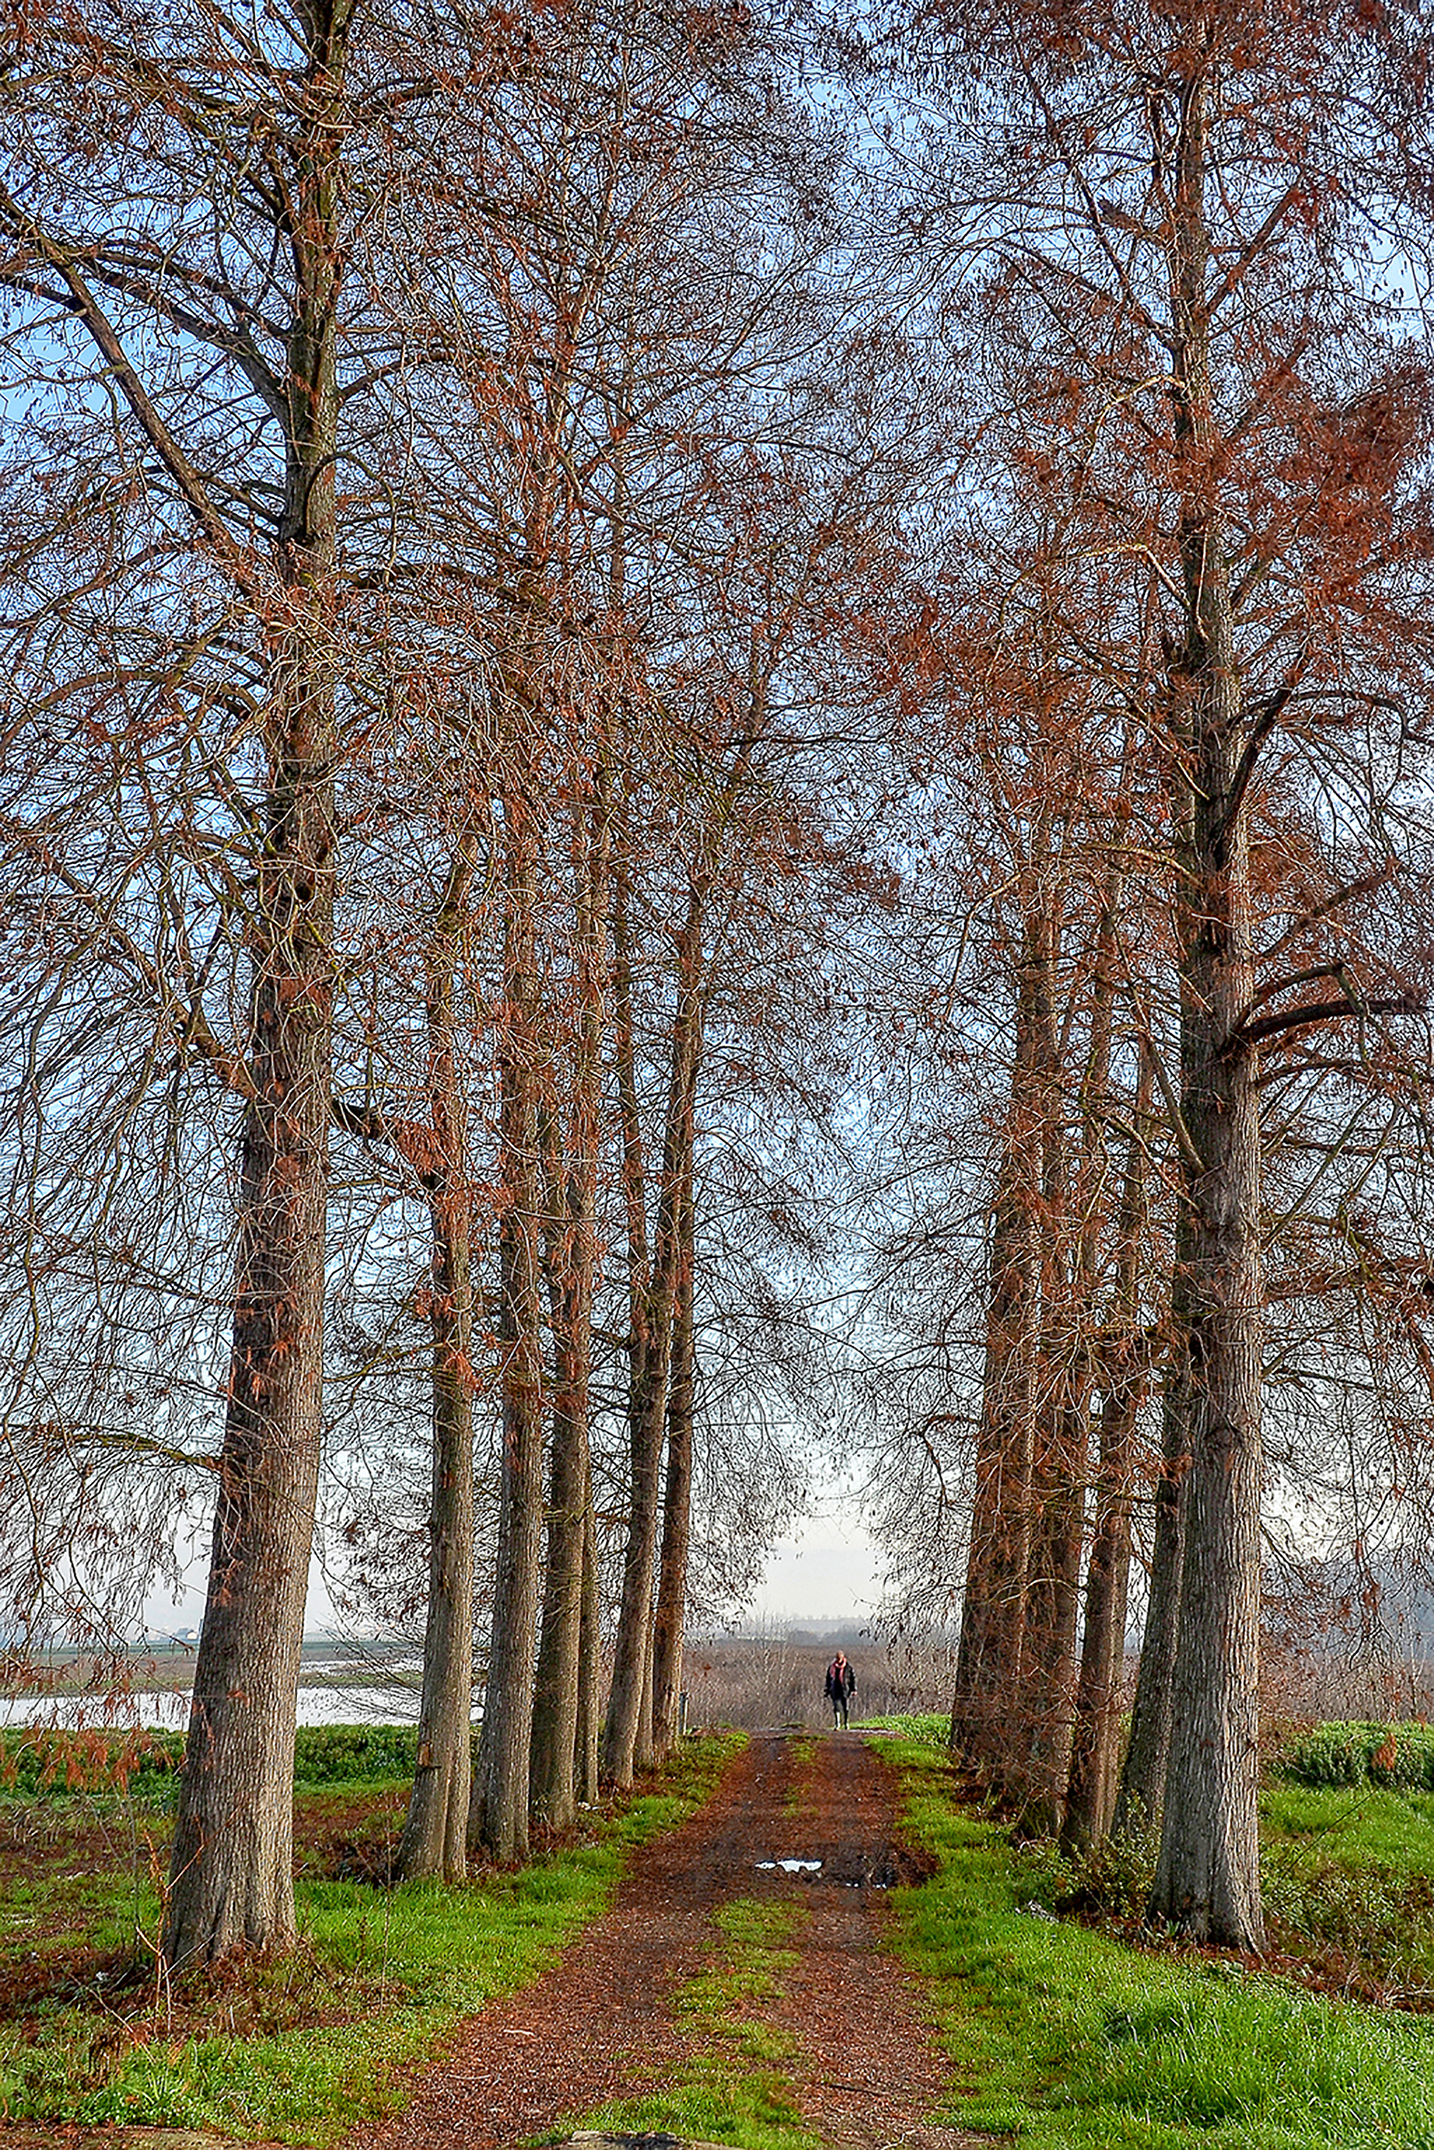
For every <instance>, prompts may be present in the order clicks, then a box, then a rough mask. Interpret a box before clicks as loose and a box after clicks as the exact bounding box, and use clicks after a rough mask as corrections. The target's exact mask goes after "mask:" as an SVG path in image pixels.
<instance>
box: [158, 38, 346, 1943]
mask: <svg viewBox="0 0 1434 2150" xmlns="http://www.w3.org/2000/svg"><path fill="white" fill-rule="evenodd" d="M348 23H349V8H348V0H338V4H337V5H334V6H330V7H319V8H317V9H316V10H315V11H314V12H313V13H311V14H310V15H309V16H308V17H307V18H306V20H305V23H304V31H305V44H306V49H307V53H308V66H307V69H306V85H305V86H306V97H307V102H306V105H305V110H306V112H308V113H310V114H312V118H311V119H309V120H308V121H307V122H306V126H307V129H308V131H307V134H306V138H305V140H304V142H303V144H302V145H301V148H300V150H299V153H298V157H297V172H296V197H295V203H294V223H293V228H292V232H291V237H290V245H291V252H292V258H293V263H294V272H295V284H296V289H295V308H294V327H293V328H292V330H291V332H290V335H289V340H288V352H287V360H288V383H287V394H288V409H287V414H286V468H285V512H284V517H283V522H282V525H281V529H280V570H281V574H282V578H283V582H284V585H285V589H286V594H287V609H286V617H285V619H284V621H283V623H282V624H281V626H280V628H279V630H278V633H277V637H276V641H277V646H276V648H275V650H274V653H273V661H272V664H271V672H270V677H271V687H270V698H269V705H268V709H267V711H266V715H265V721H264V735H263V736H264V747H265V753H266V757H267V769H266V778H265V784H266V796H265V808H264V848H263V853H262V856H261V859H260V862H259V866H258V871H257V876H256V888H255V902H254V910H253V924H252V926H251V928H250V932H251V936H252V953H251V984H250V997H249V1010H248V1026H249V1040H250V1042H249V1066H250V1073H251V1094H250V1096H249V1098H248V1101H247V1103H246V1105H245V1110H244V1121H243V1131H242V1135H241V1140H240V1170H239V1246H238V1261H237V1279H236V1285H235V1297H234V1322H233V1344H232V1355H231V1359H230V1372H229V1386H228V1404H227V1410H226V1416H225V1426H224V1440H223V1446H222V1450H221V1455H220V1465H219V1477H218V1494H217V1500H216V1505H215V1516H214V1541H213V1552H212V1557H211V1561H210V1568H209V1585H208V1594H207V1598H206V1603H205V1612H204V1624H203V1629H202V1631H201V1635H200V1642H199V1649H198V1653H197V1657H196V1662H195V1672H194V1692H193V1699H192V1702H191V1708H190V1718H189V1735H188V1739H187V1742H186V1747H185V1759H184V1769H183V1772H182V1775H181V1779H180V1787H179V1805H178V1811H177V1814H176V1819H175V1833H174V1849H173V1856H172V1860H171V1865H170V1883H169V1903H168V1910H167V1917H166V1922H165V1933H164V1944H163V1948H164V1958H165V1962H166V1964H167V1965H168V1967H169V1968H170V1970H171V1971H174V1970H178V1969H180V1968H182V1967H183V1966H185V1965H186V1964H189V1963H193V1962H211V1963H212V1962H215V1961H216V1960H218V1959H219V1958H220V1957H222V1956H225V1955H227V1954H229V1953H230V1952H231V1951H233V1950H235V1949H240V1948H254V1949H281V1948H287V1947H290V1946H292V1944H293V1942H294V1940H295V1937H296V1924H295V1917H294V1885H293V1797H294V1788H293V1771H294V1725H295V1717H296V1710H297V1696H298V1680H299V1659H300V1653H301V1650H302V1646H303V1632H304V1606H305V1601H306V1597H307V1592H308V1579H309V1560H310V1556H311V1553H312V1550H313V1532H314V1507H315V1501H316V1498H317V1491H318V1470H319V1449H320V1441H321V1434H322V1411H321V1403H322V1388H323V1311H324V1253H325V1236H326V1221H327V1220H326V1211H327V1203H328V1135H329V1118H330V1111H331V1090H332V1032H333V956H332V941H333V918H334V897H335V856H334V845H335V834H334V762H335V755H336V745H337V723H336V711H335V703H334V690H333V685H332V678H331V674H330V672H329V668H328V667H327V665H326V664H325V662H324V657H323V650H324V646H325V641H326V618H327V612H328V608H329V605H330V603H331V586H332V573H333V568H334V561H335V541H336V494H335V483H334V463H335V450H336V444H337V439H338V415H339V399H338V381H337V333H338V301H339V284H340V263H341V248H340V244H339V237H338V232H339V185H338V161H339V156H340V145H341V143H342V139H343V130H342V128H341V127H338V126H335V125H334V124H333V122H334V120H335V119H336V118H337V116H338V115H339V114H340V113H341V111H342V90H343V80H344V66H345V58H346V40H347V33H348Z"/></svg>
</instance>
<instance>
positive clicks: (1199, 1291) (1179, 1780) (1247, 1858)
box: [1150, 55, 1264, 1951]
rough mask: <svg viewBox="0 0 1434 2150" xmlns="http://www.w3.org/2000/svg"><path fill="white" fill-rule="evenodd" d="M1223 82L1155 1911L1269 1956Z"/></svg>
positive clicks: (1203, 433)
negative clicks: (1217, 319) (1167, 1687)
mask: <svg viewBox="0 0 1434 2150" xmlns="http://www.w3.org/2000/svg"><path fill="white" fill-rule="evenodd" d="M1206 96H1207V75H1206V71H1205V67H1204V65H1202V63H1201V60H1200V57H1199V55H1197V56H1196V59H1195V61H1194V63H1193V65H1192V67H1191V71H1190V72H1189V74H1188V75H1187V76H1186V78H1185V79H1184V80H1183V81H1182V83H1181V90H1180V114H1179V124H1178V131H1177V136H1176V157H1175V192H1174V204H1173V218H1172V231H1173V242H1172V257H1171V258H1172V268H1173V277H1172V282H1173V306H1172V312H1173V318H1174V323H1175V329H1176V337H1175V344H1176V348H1175V353H1174V359H1175V363H1174V367H1173V387H1172V397H1173V401H1174V406H1175V433H1176V442H1177V447H1178V449H1179V451H1180V454H1181V456H1182V459H1183V462H1184V466H1185V480H1184V484H1183V488H1182V501H1181V511H1180V557H1181V569H1182V575H1183V580H1184V589H1185V600H1186V636H1185V644H1184V647H1183V649H1182V651H1181V652H1180V655H1179V658H1178V660H1177V663H1176V666H1175V668H1174V671H1173V677H1172V688H1173V692H1174V697H1175V718H1176V723H1177V727H1178V728H1179V729H1180V730H1182V731H1183V732H1184V735H1185V738H1186V740H1187V746H1186V752H1187V756H1188V765H1189V768H1190V774H1191V792H1192V808H1191V813H1190V817H1189V822H1188V835H1187V838H1186V840H1185V842H1184V843H1183V844H1182V846H1181V852H1180V856H1179V857H1178V859H1177V927H1178V935H1179V950H1180V968H1181V987H1182V995H1181V1098H1180V1107H1181V1119H1182V1130H1181V1132H1182V1133H1183V1140H1182V1145H1181V1148H1182V1157H1183V1158H1184V1162H1185V1170H1184V1202H1185V1211H1186V1216H1187V1220H1188V1245H1189V1264H1188V1272H1187V1274H1186V1275H1185V1277H1184V1278H1183V1279H1182V1281H1183V1283H1184V1286H1185V1293H1184V1304H1185V1319H1184V1324H1183V1335H1182V1336H1181V1338H1180V1349H1181V1353H1182V1362H1183V1369H1184V1378H1185V1383H1186V1391H1187V1397H1188V1406H1189V1440H1190V1464H1189V1470H1188V1473H1187V1477H1186V1484H1185V1545H1184V1556H1183V1560H1182V1564H1181V1592H1180V1601H1181V1602H1180V1633H1179V1640H1178V1644H1177V1648H1176V1657H1175V1672H1174V1682H1173V1700H1174V1708H1173V1714H1172V1723H1171V1737H1170V1759H1169V1764H1168V1768H1167V1772H1166V1786H1165V1807H1164V1815H1163V1820H1162V1828H1161V1843H1160V1860H1159V1864H1158V1867H1157V1870H1156V1877H1155V1884H1154V1889H1153V1891H1152V1896H1151V1906H1150V1908H1151V1914H1152V1916H1153V1917H1155V1918H1158V1919H1162V1920H1167V1921H1169V1922H1171V1923H1172V1924H1174V1925H1176V1926H1178V1927H1179V1928H1180V1929H1181V1930H1182V1931H1184V1932H1187V1933H1191V1934H1193V1935H1195V1936H1197V1937H1198V1938H1200V1939H1202V1940H1208V1941H1214V1942H1218V1943H1222V1944H1225V1945H1228V1946H1231V1947H1236V1948H1246V1949H1253V1950H1256V1951H1258V1950H1261V1949H1263V1947H1264V1921H1263V1916H1262V1912H1261V1905H1260V1877H1259V1844H1258V1835H1257V1821H1256V1792H1257V1772H1258V1724H1257V1710H1258V1699H1257V1678H1258V1651H1259V1599H1260V1531H1259V1523H1260V1494H1261V1468H1262V1466H1261V1450H1260V1377H1261V1329H1262V1305H1263V1277H1262V1267H1261V1251H1260V1243H1259V1232H1260V1125H1259V1106H1258V1094H1257V1090H1256V1085H1255V1076H1256V1066H1255V1056H1254V1053H1253V1052H1252V1051H1251V1050H1250V1049H1249V1047H1248V1046H1247V1045H1245V1044H1243V1043H1242V1042H1241V1039H1240V1035H1239V1032H1240V1025H1241V1023H1242V1022H1243V1020H1244V1016H1245V1011H1246V1010H1247V1009H1248V1007H1249V1005H1250V1002H1251V999H1252V997H1253V991H1254V962H1253V941H1252V932H1251V917H1250V911H1251V904H1250V871H1249V843H1248V834H1247V817H1246V813H1245V806H1244V789H1245V783H1246V780H1247V775H1248V770H1247V768H1246V764H1245V755H1246V750H1247V747H1248V748H1249V751H1250V752H1251V753H1253V751H1254V748H1253V743H1252V742H1251V740H1250V737H1249V726H1248V723H1247V720H1246V713H1245V710H1244V706H1243V697H1242V694H1241V688H1240V679H1239V672H1238V666H1237V659H1236V652H1235V634H1234V609H1233V603H1232V599H1231V592H1230V579H1229V566H1228V559H1227V554H1226V540H1225V534H1224V528H1223V521H1222V518H1221V516H1220V514H1219V511H1218V506H1217V493H1218V472H1219V468H1220V459H1221V452H1222V445H1223V444H1222V443H1221V441H1220V440H1219V438H1218V433H1217V428H1216V425H1215V421H1214V417H1213V398H1212V391H1211V372H1210V336H1209V314H1208V310H1207V285H1208V277H1209V241H1208V234H1207V228H1206V209H1205V193H1206V187H1207V183H1208V179H1207V156H1206Z"/></svg>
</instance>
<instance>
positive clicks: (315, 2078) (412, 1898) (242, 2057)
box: [0, 1736, 742, 2144]
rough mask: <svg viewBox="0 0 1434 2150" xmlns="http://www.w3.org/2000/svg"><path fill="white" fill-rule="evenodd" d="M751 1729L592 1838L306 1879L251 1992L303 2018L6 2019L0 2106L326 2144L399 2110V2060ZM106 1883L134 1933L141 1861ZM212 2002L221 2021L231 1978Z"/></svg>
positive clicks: (40, 2114)
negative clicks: (440, 1870)
mask: <svg viewBox="0 0 1434 2150" xmlns="http://www.w3.org/2000/svg"><path fill="white" fill-rule="evenodd" d="M741 1744H742V1741H741V1738H740V1736H738V1737H735V1738H729V1739H725V1740H713V1741H706V1742H701V1743H692V1744H689V1745H685V1746H684V1747H683V1748H682V1749H681V1750H680V1751H679V1753H678V1754H677V1755H676V1756H675V1757H674V1759H673V1762H672V1764H671V1765H670V1767H669V1768H668V1770H667V1771H666V1772H665V1773H664V1777H663V1780H662V1782H661V1784H660V1785H659V1786H658V1787H657V1788H655V1789H653V1790H652V1791H650V1792H646V1793H644V1794H641V1795H640V1796H638V1797H637V1798H635V1799H633V1800H632V1801H631V1802H630V1803H629V1804H627V1805H626V1806H625V1807H624V1808H623V1809H621V1810H620V1811H617V1812H611V1813H609V1814H608V1815H606V1816H605V1817H603V1818H602V1819H601V1821H600V1822H599V1824H598V1826H597V1829H596V1831H595V1834H594V1835H593V1837H592V1839H591V1840H590V1841H587V1842H584V1843H581V1844H577V1845H574V1846H571V1847H568V1848H567V1849H564V1850H562V1851H559V1852H556V1853H554V1854H553V1855H551V1856H549V1857H545V1858H540V1859H537V1860H535V1861H534V1862H533V1863H532V1864H531V1865H530V1866H528V1867H526V1868H524V1869H523V1870H522V1871H520V1872H517V1873H511V1874H500V1875H497V1876H492V1877H485V1878H484V1879H483V1880H482V1881H481V1882H476V1883H472V1884H469V1885H467V1886H466V1887H462V1888H445V1887H443V1886H441V1885H438V1884H434V1883H410V1884H407V1885H405V1886H403V1887H400V1888H396V1889H392V1890H380V1889H375V1888H373V1887H370V1886H367V1885H365V1884H363V1883H360V1882H338V1881H313V1880H311V1881H304V1882H301V1883H299V1884H298V1888H297V1897H298V1905H299V1915H300V1920H301V1924H302V1927H303V1931H304V1937H305V1946H304V1947H303V1948H302V1949H301V1950H300V1951H299V1952H298V1953H297V1954H296V1955H295V1956H293V1957H290V1958H285V1959H281V1960H279V1961H278V1962H276V1963H274V1964H272V1965H270V1966H267V1967H257V1968H256V1970H255V1972H254V1973H253V1975H252V1977H251V1978H250V1980H249V1981H248V1983H247V1984H246V1986H245V1988H244V1996H243V1997H244V2000H245V2002H246V2004H252V2003H253V2001H254V2000H255V1998H256V1997H257V2000H258V2001H259V2003H260V2004H261V2005H262V2007H263V2009H264V2010H265V2011H266V2012H267V2013H268V2015H270V2016H271V2017H277V2018H279V2019H282V2018H283V2017H284V2016H285V2014H286V2013H287V2014H288V2015H289V2016H291V2017H292V2018H294V2021H293V2025H292V2027H291V2028H290V2027H284V2028H281V2029H279V2030H278V2031H277V2032H276V2033H275V2034H274V2035H270V2036H252V2037H245V2036H239V2035H233V2034H231V2033H229V2032H228V2031H227V2030H220V2029H217V2028H216V2029H214V2030H212V2031H211V2032H210V2033H209V2034H208V2035H206V2036H202V2037H187V2038H185V2037H174V2038H171V2037H170V2036H168V2035H166V2030H165V2018H164V2010H163V2006H162V1996H159V1997H158V1998H159V2000H160V2003H161V2005H159V2006H158V2007H157V2008H156V2009H155V2010H154V2011H153V2012H151V2013H150V2014H148V2015H146V2016H144V2017H142V2018H139V2019H138V2020H136V2021H134V2022H132V2023H126V2022H125V2021H124V2020H123V2019H122V2018H121V2017H120V2016H119V2015H118V2014H113V2015H112V2014H108V2013H106V2012H104V2011H103V2010H97V2009H96V2008H94V2007H85V2008H75V2007H72V2006H62V2005H58V2004H55V2003H51V2004H48V2005H47V2006H46V2007H45V2008H44V2010H43V2012H42V2013H41V2014H40V2015H39V2018H38V2035H37V2036H36V2037H35V2038H34V2039H33V2041H31V2040H27V2039H26V2038H25V2037H24V2036H23V2035H22V2033H21V2031H20V2030H19V2029H18V2028H17V2027H16V2026H13V2025H11V2026H5V2027H4V2028H3V2029H0V2117H3V2118H5V2119H12V2120H13V2119H41V2120H72V2121H78V2122H87V2123H91V2124H95V2123H101V2122H115V2121H123V2122H129V2123H131V2124H142V2125H146V2126H150V2127H189V2128H212V2129H215V2130H218V2131H220V2132H223V2133H226V2134H230V2135H236V2136H240V2137H244V2136H268V2137H273V2138H277V2139H278V2140H280V2141H283V2142H291V2143H295V2144H323V2143H326V2142H329V2141H331V2140H332V2139H333V2138H334V2137H335V2136H337V2135H338V2134H340V2133H341V2132H342V2131H343V2130H344V2129H345V2128H346V2127H348V2126H350V2125H352V2124H353V2123H354V2122H355V2121H358V2120H361V2119H364V2118H366V2117H369V2116H373V2115H376V2114H378V2113H381V2112H384V2111H391V2110H393V2109H394V2108H395V2107H396V2106H397V2105H398V2104H400V2103H401V2102H402V2097H403V2092H402V2089H401V2087H400V2086H399V2084H398V2082H397V2074H396V2072H397V2070H398V2068H399V2067H400V2065H401V2064H402V2063H403V2062H404V2061H406V2060H409V2059H411V2058H412V2057H413V2056H414V2055H415V2054H418V2053H421V2052H423V2051H425V2050H426V2049H427V2048H429V2047H430V2046H431V2045H432V2044H433V2042H434V2040H435V2039H436V2038H438V2037H439V2036H441V2034H442V2033H443V2032H444V2031H445V2030H446V2029H447V2028H448V2027H449V2026H450V2025H451V2024H452V2023H453V2022H454V2021H455V2020H456V2018H457V2017H459V2016H460V2015H463V2014H465V2013H468V2012H470V2011H472V2010H474V2009H476V2008H478V2007H481V2006H482V2005H483V2003H484V2002H485V2001H487V2000H489V1999H491V1998H492V1997H493V1996H495V1995H497V1994H502V1993H507V1992H511V1991H512V1990H514V1989H515V1988H516V1987H518V1986H521V1985H524V1984H526V1983H527V1982H529V1981H530V1980H531V1979H533V1978H536V1977H537V1976H538V1974H539V1973H540V1972H541V1971H542V1970H544V1969H545V1968H546V1966H547V1965H548V1964H549V1963H551V1962H552V1960H553V1958H554V1957H555V1956H556V1955H557V1954H558V1952H559V1951H560V1950H561V1949H562V1948H563V1947H564V1946H565V1944H566V1943H567V1942H568V1941H570V1940H571V1939H572V1938H573V1937H574V1936H575V1935H576V1934H577V1933H578V1932H579V1931H580V1930H581V1928H582V1927H583V1926H585V1925H586V1924H587V1923H588V1922H589V1921H590V1920H592V1919H593V1918H595V1917H596V1916H597V1915H598V1914H599V1913H600V1912H601V1911H603V1910H604V1909H605V1908H606V1907H607V1905H608V1903H609V1902H610V1900H611V1897H612V1892H613V1889H614V1887H615V1885H616V1882H617V1879H618V1875H619V1872H620V1870H621V1866H622V1862H623V1857H624V1853H625V1851H626V1850H627V1848H628V1847H630V1846H632V1845H635V1844H639V1843H643V1842H645V1841H646V1840H647V1839H648V1838H649V1837H652V1836H655V1835H657V1834H659V1833H660V1832H661V1831H663V1830H665V1829H668V1828H670V1827H672V1826H673V1825H674V1824H675V1823H676V1822H677V1821H679V1820H681V1819H682V1818H683V1817H684V1816H685V1815H686V1814H689V1813H691V1812H692V1811H694V1809H695V1808H696V1807H697V1806H699V1805H700V1804H701V1803H702V1801H703V1800H704V1799H705V1798H706V1797H707V1796H708V1795H709V1793H710V1792H711V1790H712V1788H713V1787H714V1785H715V1783H716V1781H717V1779H718V1777H719V1776H720V1774H721V1772H722V1770H723V1769H724V1768H725V1766H726V1764H727V1763H728V1762H729V1761H730V1760H731V1758H732V1756H733V1753H734V1752H735V1751H736V1750H737V1748H738V1747H740V1745H741ZM99 1893H100V1894H101V1895H102V1891H100V1892H99ZM110 1897H111V1900H110V1901H109V1903H108V1905H105V1904H104V1903H100V1905H99V1912H100V1918H99V1929H98V1930H99V1932H100V1933H101V1934H102V1935H104V1934H108V1933H109V1932H110V1931H111V1930H112V1929H113V1930H115V1931H118V1930H123V1931H124V1932H125V1933H126V1934H127V1935H132V1934H133V1931H134V1915H135V1910H136V1891H135V1883H134V1880H133V1877H132V1876H130V1875H129V1874H123V1873H121V1874H117V1875H116V1876H114V1877H113V1879H112V1881H111V1883H110ZM138 1909H139V1913H140V1920H141V1923H148V1925H149V1926H150V1929H151V1930H153V1926H154V1923H155V1921H156V1920H157V1916H158V1904H157V1900H156V1898H155V1896H154V1892H153V1890H152V1888H150V1887H148V1886H147V1885H146V1886H144V1887H142V1888H141V1889H140V1891H139V1905H138ZM106 1921H109V1922H111V1923H110V1925H107V1924H106ZM92 1938H93V1936H92ZM100 1945H101V1946H103V1945H105V1944H104V1941H103V1939H101V1941H100ZM256 1985H257V1988H258V1989H259V1990H258V1992H257V1996H256V1993H255V1988H256ZM356 2000H357V2007H356V2005H355V2003H356ZM325 2010H326V2011H327V2013H329V2014H330V2015H334V2014H337V2013H343V2014H345V2015H348V2016H351V2017H352V2016H355V2015H357V2018H358V2019H357V2020H349V2021H343V2022H329V2023H326V2024H325V2023H320V2024H319V2025H317V2026H315V2024H314V2021H313V2018H314V2015H315V2013H316V2012H318V2013H322V2012H324V2011H325ZM211 2014H212V2020H213V2022H214V2023H215V2024H216V2025H218V2024H222V2023H223V2021H224V2018H225V1995H224V1993H223V1991H222V1990H221V1991H220V1992H219V1993H218V1994H217V1995H216V1998H215V2002H214V2006H213V2009H212V2012H211Z"/></svg>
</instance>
